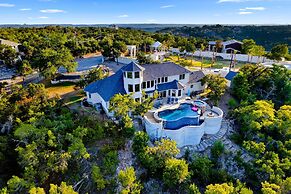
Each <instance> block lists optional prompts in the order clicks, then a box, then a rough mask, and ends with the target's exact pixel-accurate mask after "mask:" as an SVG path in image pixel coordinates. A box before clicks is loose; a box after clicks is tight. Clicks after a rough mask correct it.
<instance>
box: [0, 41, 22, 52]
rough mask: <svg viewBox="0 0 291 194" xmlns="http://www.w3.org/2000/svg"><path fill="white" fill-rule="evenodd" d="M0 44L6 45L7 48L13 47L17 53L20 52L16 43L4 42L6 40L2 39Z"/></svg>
mask: <svg viewBox="0 0 291 194" xmlns="http://www.w3.org/2000/svg"><path fill="white" fill-rule="evenodd" d="M0 44H4V45H6V46H11V47H12V48H13V49H15V51H16V52H19V48H18V47H19V45H21V44H19V43H16V42H12V41H10V40H4V39H1V38H0Z"/></svg>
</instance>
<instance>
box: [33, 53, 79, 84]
mask: <svg viewBox="0 0 291 194" xmlns="http://www.w3.org/2000/svg"><path fill="white" fill-rule="evenodd" d="M32 66H33V67H34V68H38V69H39V71H40V72H41V73H42V74H43V75H44V76H45V77H46V78H53V77H54V76H55V74H56V73H57V71H58V69H59V68H60V67H61V66H63V67H64V68H65V69H66V70H67V71H68V72H73V71H74V70H75V69H76V66H77V63H76V62H74V57H73V56H72V54H71V52H70V50H69V49H67V48H60V49H57V50H54V49H52V48H46V49H43V50H41V51H40V53H39V54H38V55H37V56H36V57H35V60H34V61H33V63H32Z"/></svg>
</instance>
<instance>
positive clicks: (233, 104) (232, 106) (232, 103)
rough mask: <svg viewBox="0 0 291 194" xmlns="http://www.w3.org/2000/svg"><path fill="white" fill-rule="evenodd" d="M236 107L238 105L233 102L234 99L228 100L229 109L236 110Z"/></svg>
mask: <svg viewBox="0 0 291 194" xmlns="http://www.w3.org/2000/svg"><path fill="white" fill-rule="evenodd" d="M237 105H238V103H237V102H236V100H235V99H234V98H231V99H229V101H228V106H229V107H230V108H231V109H234V108H236V107H237Z"/></svg>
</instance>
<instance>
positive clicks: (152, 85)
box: [151, 80, 155, 88]
mask: <svg viewBox="0 0 291 194" xmlns="http://www.w3.org/2000/svg"><path fill="white" fill-rule="evenodd" d="M154 85H155V82H154V80H152V81H151V88H152V87H154Z"/></svg>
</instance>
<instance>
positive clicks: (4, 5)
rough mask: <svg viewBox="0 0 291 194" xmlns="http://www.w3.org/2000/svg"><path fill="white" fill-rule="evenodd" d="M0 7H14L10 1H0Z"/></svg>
mask: <svg viewBox="0 0 291 194" xmlns="http://www.w3.org/2000/svg"><path fill="white" fill-rule="evenodd" d="M0 7H15V5H14V4H10V3H0Z"/></svg>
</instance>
